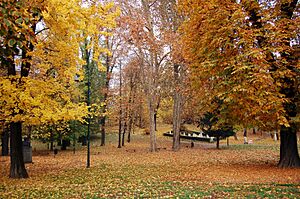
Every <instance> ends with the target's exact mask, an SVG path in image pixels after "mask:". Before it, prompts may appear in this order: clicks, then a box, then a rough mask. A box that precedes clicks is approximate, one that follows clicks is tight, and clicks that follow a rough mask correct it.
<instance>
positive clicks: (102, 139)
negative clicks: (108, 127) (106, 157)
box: [100, 116, 106, 146]
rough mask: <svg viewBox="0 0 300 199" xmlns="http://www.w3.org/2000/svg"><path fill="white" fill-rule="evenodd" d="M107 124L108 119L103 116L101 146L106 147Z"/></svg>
mask: <svg viewBox="0 0 300 199" xmlns="http://www.w3.org/2000/svg"><path fill="white" fill-rule="evenodd" d="M105 122H106V117H105V116H102V118H101V129H100V132H101V146H105Z"/></svg>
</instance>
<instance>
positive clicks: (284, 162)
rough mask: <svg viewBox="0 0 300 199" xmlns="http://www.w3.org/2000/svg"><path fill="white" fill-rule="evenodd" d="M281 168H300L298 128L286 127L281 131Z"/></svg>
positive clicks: (279, 164)
mask: <svg viewBox="0 0 300 199" xmlns="http://www.w3.org/2000/svg"><path fill="white" fill-rule="evenodd" d="M278 167H280V168H299V167H300V158H299V153H298V147H297V132H296V127H295V126H294V127H284V126H282V127H281V129H280V160H279V163H278Z"/></svg>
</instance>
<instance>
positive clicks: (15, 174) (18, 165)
mask: <svg viewBox="0 0 300 199" xmlns="http://www.w3.org/2000/svg"><path fill="white" fill-rule="evenodd" d="M10 132H11V134H10V148H11V154H10V162H11V164H10V174H9V177H10V178H28V173H27V171H26V168H25V164H24V158H23V144H22V123H21V122H12V123H10Z"/></svg>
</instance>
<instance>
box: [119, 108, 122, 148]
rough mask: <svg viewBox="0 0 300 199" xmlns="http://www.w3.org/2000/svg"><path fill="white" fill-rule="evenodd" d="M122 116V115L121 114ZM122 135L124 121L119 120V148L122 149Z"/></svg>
mask: <svg viewBox="0 0 300 199" xmlns="http://www.w3.org/2000/svg"><path fill="white" fill-rule="evenodd" d="M120 114H121V113H120ZM121 134H122V121H121V118H119V139H118V148H121Z"/></svg>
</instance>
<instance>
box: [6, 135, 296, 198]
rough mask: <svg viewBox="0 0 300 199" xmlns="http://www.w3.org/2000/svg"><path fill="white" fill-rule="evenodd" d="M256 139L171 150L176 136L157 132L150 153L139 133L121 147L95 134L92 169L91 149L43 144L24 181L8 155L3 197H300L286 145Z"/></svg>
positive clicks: (28, 166)
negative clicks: (284, 157) (284, 163)
mask: <svg viewBox="0 0 300 199" xmlns="http://www.w3.org/2000/svg"><path fill="white" fill-rule="evenodd" d="M108 137H109V136H108ZM111 137H114V135H112V136H111ZM251 139H253V140H254V143H253V144H251V145H243V144H242V140H239V141H231V144H232V145H231V146H229V147H227V146H226V142H225V141H222V143H221V144H222V149H221V150H217V149H215V144H208V143H203V142H197V143H195V147H194V148H190V143H189V141H183V144H182V149H181V150H180V151H179V152H172V151H171V138H164V137H158V146H159V147H160V150H159V151H158V152H156V153H150V152H149V151H148V145H149V144H148V141H149V138H148V136H146V135H134V136H133V139H132V142H131V143H130V144H127V143H126V146H125V147H123V148H121V149H118V148H117V147H116V145H117V144H116V143H115V142H108V144H107V145H106V146H104V147H100V146H98V142H99V141H97V140H95V141H94V142H93V143H92V150H91V151H92V155H91V168H89V169H86V168H85V161H86V149H85V148H80V149H78V150H77V151H76V153H75V154H73V152H72V150H71V149H70V150H68V151H64V152H61V151H60V152H59V153H58V155H56V156H54V155H53V154H52V153H48V152H47V151H39V150H37V151H35V152H34V156H33V162H34V163H33V164H26V167H27V170H28V172H29V175H30V178H29V179H23V180H12V179H9V178H7V176H8V167H9V158H7V157H1V160H0V166H1V173H0V198H158V197H159V198H173V197H176V198H244V197H248V198H299V196H300V169H279V168H276V163H277V162H278V159H279V143H278V142H274V141H272V140H271V139H270V138H264V139H260V138H256V137H253V138H251ZM111 140H115V138H112V139H111ZM33 147H34V146H33Z"/></svg>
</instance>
